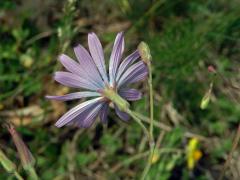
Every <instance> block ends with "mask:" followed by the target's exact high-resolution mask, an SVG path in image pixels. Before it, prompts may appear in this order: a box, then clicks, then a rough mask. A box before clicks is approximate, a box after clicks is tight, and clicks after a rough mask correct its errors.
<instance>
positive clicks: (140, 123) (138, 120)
mask: <svg viewBox="0 0 240 180" xmlns="http://www.w3.org/2000/svg"><path fill="white" fill-rule="evenodd" d="M126 113H128V114H129V115H130V116H131V117H132V118H133V119H134V120H135V121H136V122H137V123H138V124H139V125H140V126H141V127H142V129H143V131H144V133H145V134H146V136H147V137H148V139H149V143H150V142H151V139H150V137H151V136H150V134H149V132H148V130H147V128H146V127H145V126H144V124H143V123H142V121H141V120H140V119H139V118H138V117H137V115H136V114H135V112H133V111H131V110H130V109H127V110H126Z"/></svg>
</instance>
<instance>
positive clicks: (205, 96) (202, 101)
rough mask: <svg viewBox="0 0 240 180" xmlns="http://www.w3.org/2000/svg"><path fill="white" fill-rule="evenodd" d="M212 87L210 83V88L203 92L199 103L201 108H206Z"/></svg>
mask: <svg viewBox="0 0 240 180" xmlns="http://www.w3.org/2000/svg"><path fill="white" fill-rule="evenodd" d="M212 87H213V83H211V84H210V88H209V89H208V91H207V92H206V93H205V95H204V96H203V98H202V100H201V104H200V108H201V109H206V108H207V106H208V104H209V102H210V99H211V94H212Z"/></svg>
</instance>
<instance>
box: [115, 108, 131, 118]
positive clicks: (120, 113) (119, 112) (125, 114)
mask: <svg viewBox="0 0 240 180" xmlns="http://www.w3.org/2000/svg"><path fill="white" fill-rule="evenodd" d="M114 108H115V112H116V114H117V115H118V116H119V117H120V118H121V119H122V120H124V121H128V120H129V119H130V116H129V115H128V114H127V113H125V112H122V111H120V110H119V109H118V107H117V105H115V104H114Z"/></svg>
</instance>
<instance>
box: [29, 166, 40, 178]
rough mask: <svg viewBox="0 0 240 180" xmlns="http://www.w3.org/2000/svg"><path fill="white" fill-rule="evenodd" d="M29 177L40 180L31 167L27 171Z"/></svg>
mask: <svg viewBox="0 0 240 180" xmlns="http://www.w3.org/2000/svg"><path fill="white" fill-rule="evenodd" d="M27 172H28V175H29V177H31V179H32V180H38V179H39V178H38V175H37V173H36V171H35V169H34V168H33V167H30V168H28V169H27Z"/></svg>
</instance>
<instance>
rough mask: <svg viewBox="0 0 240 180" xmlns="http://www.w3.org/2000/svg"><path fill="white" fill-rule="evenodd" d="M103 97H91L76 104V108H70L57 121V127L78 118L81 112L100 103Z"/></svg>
mask: <svg viewBox="0 0 240 180" xmlns="http://www.w3.org/2000/svg"><path fill="white" fill-rule="evenodd" d="M102 99H103V98H102V97H99V98H95V99H91V100H88V101H85V102H83V103H81V104H79V105H77V106H75V107H74V108H72V109H70V110H69V111H68V112H67V113H65V114H64V115H63V116H62V117H61V118H60V119H59V120H58V121H57V122H56V124H55V125H56V126H57V127H62V126H64V125H66V124H68V123H70V122H71V121H73V120H74V118H76V117H77V116H79V115H80V114H81V113H83V112H84V111H86V110H88V109H90V108H91V107H92V106H93V105H96V104H98V103H99V102H101V100H102Z"/></svg>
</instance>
